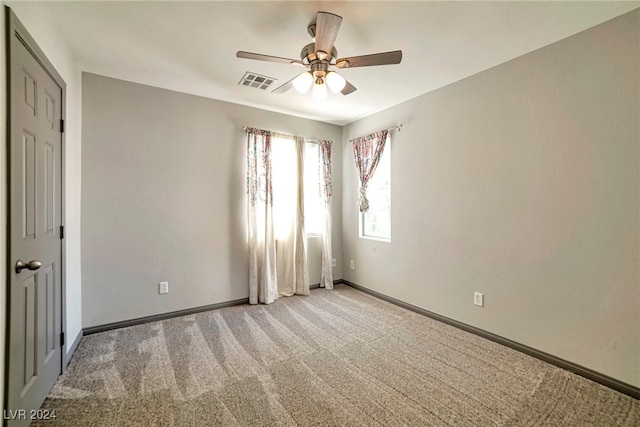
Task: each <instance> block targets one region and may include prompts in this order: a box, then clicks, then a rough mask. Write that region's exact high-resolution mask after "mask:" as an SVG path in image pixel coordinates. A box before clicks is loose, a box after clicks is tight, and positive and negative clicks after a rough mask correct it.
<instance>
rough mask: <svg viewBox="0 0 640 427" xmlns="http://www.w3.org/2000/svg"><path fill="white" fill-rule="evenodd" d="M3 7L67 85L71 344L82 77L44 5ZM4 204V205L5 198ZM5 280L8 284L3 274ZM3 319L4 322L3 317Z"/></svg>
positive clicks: (77, 327)
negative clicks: (25, 29)
mask: <svg viewBox="0 0 640 427" xmlns="http://www.w3.org/2000/svg"><path fill="white" fill-rule="evenodd" d="M4 3H5V4H7V5H9V7H11V9H12V10H13V12H14V13H15V14H16V16H17V17H18V19H19V20H20V22H22V24H23V25H24V26H25V27H26V28H27V31H29V34H31V36H32V37H33V38H34V40H35V41H36V43H37V44H38V46H39V47H40V48H41V49H42V51H43V52H44V53H45V55H47V58H48V59H49V61H51V63H52V64H53V66H54V67H55V68H56V70H57V71H58V73H59V74H60V75H61V76H62V79H63V80H64V81H65V83H66V85H67V97H66V100H65V101H66V114H67V116H66V129H65V134H66V135H65V147H64V148H65V152H64V157H63V163H64V171H63V173H64V175H65V185H64V190H63V191H64V197H65V205H66V210H65V215H64V224H65V226H66V233H65V234H66V235H65V253H64V271H65V274H66V291H67V293H66V299H65V302H66V310H67V311H66V319H65V320H66V328H67V337H68V343H69V344H71V342H72V341H73V340H74V339H76V337H77V336H78V335H79V334H80V332H81V324H82V320H81V312H80V303H81V291H82V290H81V267H80V171H81V164H80V160H81V140H80V130H81V76H80V71H79V69H78V67H77V66H76V63H75V60H74V58H73V57H72V55H71V53H70V52H69V50H68V48H67V46H66V43H65V42H64V40H63V38H62V36H61V35H60V32H59V31H58V29H57V28H55V27H54V26H52V24H51V21H50V19H49V17H48V15H47V10H46V7H43V5H42V4H41V3H31V2H13V1H10V2H4ZM3 25H4V20H3ZM3 36H4V30H3ZM3 73H4V67H3ZM2 82H3V84H5V82H6V78H3V79H2ZM2 93H3V96H4V94H5V93H6V92H5V91H4V90H3V91H2ZM2 104H3V107H4V105H5V103H4V102H3V103H2ZM4 117H5V116H4V115H3V120H2V121H3V123H2V126H4V124H5V123H4V122H5V119H4ZM2 138H3V141H4V140H5V138H6V133H5V132H2ZM5 146H6V143H4V142H3V144H2V147H3V148H2V149H3V150H5ZM2 164H3V168H5V167H6V161H3V163H2ZM4 178H5V177H4V174H2V179H4ZM2 191H5V186H4V185H3V186H2ZM2 200H3V203H5V197H3V198H2ZM2 218H3V220H4V221H5V222H6V211H5V212H4V213H3V216H2ZM3 231H4V230H3ZM2 277H3V280H5V275H4V274H3V275H2ZM4 288H5V287H4V286H3V289H4ZM4 308H5V306H4V304H2V309H3V310H4ZM2 318H3V319H4V316H2ZM3 330H4V328H3ZM69 349H70V345H69V346H68V347H67V350H69Z"/></svg>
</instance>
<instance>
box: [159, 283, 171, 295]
mask: <svg viewBox="0 0 640 427" xmlns="http://www.w3.org/2000/svg"><path fill="white" fill-rule="evenodd" d="M158 293H159V294H168V293H169V282H160V283H158Z"/></svg>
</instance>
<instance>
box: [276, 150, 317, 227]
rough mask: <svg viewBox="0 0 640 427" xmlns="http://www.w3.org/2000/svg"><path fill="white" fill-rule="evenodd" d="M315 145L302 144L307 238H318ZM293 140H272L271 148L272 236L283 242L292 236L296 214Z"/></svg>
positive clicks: (296, 178) (296, 180)
mask: <svg viewBox="0 0 640 427" xmlns="http://www.w3.org/2000/svg"><path fill="white" fill-rule="evenodd" d="M318 162H319V159H318V144H316V143H315V142H305V153H304V177H303V181H304V218H305V221H304V223H305V231H306V233H307V235H312V236H316V235H320V226H321V221H322V209H323V205H322V199H321V197H320V169H319V168H320V164H319V163H318ZM295 164H296V146H295V140H294V139H292V138H291V139H288V138H285V137H274V138H273V140H272V144H271V168H272V175H273V188H274V205H273V217H274V232H275V235H276V238H277V239H285V238H286V236H287V235H288V234H289V233H290V232H291V224H292V223H293V221H294V220H293V216H294V215H295V212H296V204H295V203H296V198H295V194H296V191H297V186H298V177H297V176H296V168H295V167H294V166H292V165H295Z"/></svg>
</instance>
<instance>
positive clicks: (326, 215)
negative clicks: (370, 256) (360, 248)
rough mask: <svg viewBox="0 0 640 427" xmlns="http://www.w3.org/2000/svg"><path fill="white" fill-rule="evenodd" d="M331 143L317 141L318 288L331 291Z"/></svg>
mask: <svg viewBox="0 0 640 427" xmlns="http://www.w3.org/2000/svg"><path fill="white" fill-rule="evenodd" d="M332 143H333V141H318V159H320V161H319V164H318V168H319V169H320V170H319V172H320V180H319V181H320V197H321V198H322V201H323V202H324V210H323V219H322V229H321V231H320V237H321V239H322V273H321V276H320V287H323V288H327V289H333V267H332V266H331V258H332V257H333V255H332V253H331V193H332V181H331V144H332Z"/></svg>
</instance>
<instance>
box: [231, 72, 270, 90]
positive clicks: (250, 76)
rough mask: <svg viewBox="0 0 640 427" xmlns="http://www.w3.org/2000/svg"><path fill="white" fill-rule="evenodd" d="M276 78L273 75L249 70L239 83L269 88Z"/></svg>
mask: <svg viewBox="0 0 640 427" xmlns="http://www.w3.org/2000/svg"><path fill="white" fill-rule="evenodd" d="M275 81H276V79H274V78H273V77H267V76H262V75H260V74H257V73H252V72H250V71H247V72H246V73H245V75H244V77H242V80H240V82H239V83H238V84H239V85H241V86H248V87H255V88H256V89H261V90H267V89H268V88H269V87H270V86H271V85H272V84H273V82H275Z"/></svg>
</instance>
